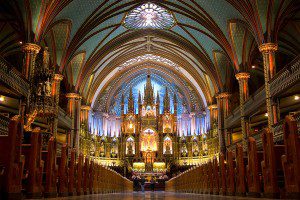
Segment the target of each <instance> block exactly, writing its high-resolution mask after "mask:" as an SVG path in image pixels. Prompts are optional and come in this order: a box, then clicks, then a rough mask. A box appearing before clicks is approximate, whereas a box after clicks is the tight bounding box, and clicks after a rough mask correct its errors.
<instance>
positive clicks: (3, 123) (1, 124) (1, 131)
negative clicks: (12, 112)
mask: <svg viewBox="0 0 300 200" xmlns="http://www.w3.org/2000/svg"><path fill="white" fill-rule="evenodd" d="M8 124H9V118H8V117H5V116H3V115H1V114H0V136H4V135H8Z"/></svg>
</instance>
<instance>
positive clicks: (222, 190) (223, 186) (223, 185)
mask: <svg viewBox="0 0 300 200" xmlns="http://www.w3.org/2000/svg"><path fill="white" fill-rule="evenodd" d="M219 160H220V161H219V162H220V164H219V167H220V181H219V183H220V191H219V193H220V194H221V195H226V163H225V158H224V154H223V153H220V156H219Z"/></svg>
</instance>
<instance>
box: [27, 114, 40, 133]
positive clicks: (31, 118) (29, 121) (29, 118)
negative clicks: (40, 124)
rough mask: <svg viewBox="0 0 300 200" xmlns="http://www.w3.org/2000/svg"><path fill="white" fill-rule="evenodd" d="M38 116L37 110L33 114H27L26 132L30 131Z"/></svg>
mask: <svg viewBox="0 0 300 200" xmlns="http://www.w3.org/2000/svg"><path fill="white" fill-rule="evenodd" d="M37 114H38V112H37V110H36V109H35V110H34V111H33V112H32V113H30V114H27V124H24V130H25V131H30V130H31V124H32V123H33V122H34V119H35V117H36V115H37Z"/></svg>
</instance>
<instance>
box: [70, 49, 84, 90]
mask: <svg viewBox="0 0 300 200" xmlns="http://www.w3.org/2000/svg"><path fill="white" fill-rule="evenodd" d="M84 58H85V53H84V52H83V53H79V54H77V55H76V56H75V57H74V58H73V59H72V60H71V62H70V63H69V68H70V69H71V71H72V80H73V81H72V83H70V84H72V85H74V86H75V85H76V83H77V79H78V75H79V73H80V70H81V67H82V64H83V62H84ZM69 81H70V79H69Z"/></svg>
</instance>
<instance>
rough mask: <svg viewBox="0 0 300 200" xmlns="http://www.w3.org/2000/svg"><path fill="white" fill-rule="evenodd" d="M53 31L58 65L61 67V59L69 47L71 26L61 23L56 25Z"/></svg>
mask: <svg viewBox="0 0 300 200" xmlns="http://www.w3.org/2000/svg"><path fill="white" fill-rule="evenodd" d="M52 30H53V34H54V38H55V51H56V62H57V64H58V65H60V63H61V59H62V57H63V55H64V53H65V50H66V47H67V45H68V39H69V34H70V24H69V23H59V24H57V25H55V26H54V27H53V29H52Z"/></svg>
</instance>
